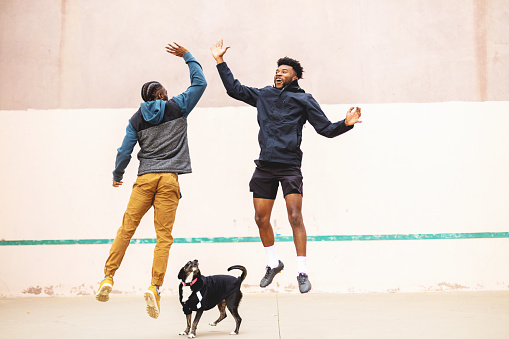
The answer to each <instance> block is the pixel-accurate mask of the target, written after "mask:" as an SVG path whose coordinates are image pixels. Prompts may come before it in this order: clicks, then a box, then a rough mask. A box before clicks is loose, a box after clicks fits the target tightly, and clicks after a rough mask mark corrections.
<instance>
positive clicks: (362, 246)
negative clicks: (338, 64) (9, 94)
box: [0, 102, 509, 296]
mask: <svg viewBox="0 0 509 339" xmlns="http://www.w3.org/2000/svg"><path fill="white" fill-rule="evenodd" d="M347 107H348V106H346V105H324V107H323V108H324V109H325V111H326V112H327V114H328V116H329V117H330V118H331V119H332V120H339V119H341V118H342V117H343V116H344V114H345V112H346V109H347ZM363 109H364V122H363V123H362V124H361V125H357V126H356V127H355V128H354V130H352V131H350V132H348V133H347V134H345V135H342V136H340V137H338V138H335V139H326V138H323V137H321V136H319V135H317V134H316V133H315V131H314V130H313V128H312V127H311V126H309V125H306V127H305V128H304V142H303V150H304V165H303V174H304V182H305V196H304V210H303V213H304V218H305V224H306V227H307V230H308V235H309V236H315V237H316V236H338V235H347V236H348V235H395V234H399V235H414V236H416V235H419V234H431V235H433V234H439V233H440V234H441V233H448V234H453V235H455V236H457V237H459V238H460V239H440V238H439V237H433V238H432V239H431V240H390V241H389V240H379V241H364V240H353V241H311V242H310V243H309V251H308V252H309V254H308V255H309V273H310V276H311V277H312V282H313V284H314V285H313V286H314V291H322V292H363V291H377V292H388V291H389V292H391V291H436V290H451V289H464V290H493V289H495V290H505V289H508V288H509V265H507V264H508V258H509V246H508V242H509V238H508V236H509V234H507V225H508V223H509V210H508V209H507V206H508V205H509V194H508V192H509V177H508V176H507V173H509V159H508V158H507V157H505V156H503V150H504V148H506V147H507V145H509V136H508V134H507V127H508V126H509V115H508V114H507V112H508V111H509V102H486V103H461V102H450V103H435V104H384V105H370V104H368V105H363ZM485 112H489V114H490V121H483V120H482V119H481V117H482V116H483V114H485ZM132 113H133V110H128V109H113V110H112V109H110V110H107V109H103V110H46V111H37V110H28V111H2V112H0V119H1V121H2V124H1V125H0V144H1V145H3V147H1V149H0V158H1V159H3V161H2V166H1V167H0V180H1V181H0V185H1V187H2V195H1V196H0V199H1V200H0V215H1V224H0V226H1V227H0V239H4V240H92V239H112V238H113V237H114V235H115V232H116V229H117V228H118V227H119V225H120V222H121V218H122V215H123V212H124V209H125V206H126V204H127V201H128V198H129V195H130V191H131V189H130V186H131V185H132V183H133V182H134V180H135V178H136V169H137V160H136V159H133V161H132V163H131V164H130V166H129V167H128V170H127V172H126V176H125V179H124V182H125V184H124V186H123V187H121V188H118V189H115V188H113V187H111V170H112V167H113V163H114V158H115V150H116V148H117V147H118V146H119V145H120V143H121V140H122V137H123V134H124V125H125V124H126V122H127V119H128V118H129V117H130V116H131V114H132ZM256 133H257V123H256V113H255V110H254V109H253V108H250V107H242V108H239V107H236V108H235V107H229V108H197V109H196V111H194V112H193V113H192V114H191V116H190V118H189V138H190V148H191V156H192V159H193V169H194V172H193V173H192V174H189V175H183V176H180V182H181V186H182V194H183V198H182V200H181V205H180V206H179V210H178V214H177V220H176V224H175V228H174V236H175V237H176V238H180V239H189V238H193V239H202V240H203V239H205V240H204V241H208V240H210V241H211V243H202V244H191V243H178V244H174V245H173V247H172V250H171V260H170V264H169V267H168V277H167V279H166V282H165V285H164V288H165V289H166V290H167V291H169V292H172V293H173V292H175V291H176V289H177V286H178V281H177V279H176V274H177V272H178V269H179V268H180V266H181V265H183V264H184V263H185V262H186V261H187V260H189V259H195V258H197V259H199V260H200V261H201V262H202V269H203V271H204V273H205V274H218V273H225V272H226V268H227V267H228V266H230V265H232V264H238V263H240V264H243V265H245V266H246V267H247V268H248V270H249V275H248V277H247V280H246V287H245V288H246V291H248V292H260V289H259V288H258V287H256V286H257V284H258V283H259V279H260V278H261V276H262V275H263V273H264V272H263V269H264V267H265V265H266V261H265V260H266V259H265V254H264V251H263V247H262V246H261V244H260V243H258V242H255V243H251V242H247V243H243V242H235V241H232V242H226V243H221V242H217V241H216V242H213V239H214V238H215V237H239V238H246V237H256V236H258V232H257V228H256V225H255V223H254V220H253V217H252V216H253V208H252V200H251V194H250V193H249V192H248V187H247V183H248V181H249V179H250V176H251V174H252V171H253V170H254V164H253V162H252V161H253V159H255V158H256V157H257V155H258V145H257V143H256ZM152 220H153V218H152V215H151V212H149V213H148V214H147V215H146V217H145V218H144V219H143V221H142V224H141V225H140V227H139V229H138V231H137V233H136V234H135V238H136V239H141V238H154V237H155V234H154V230H153V226H152ZM272 222H273V224H274V226H275V228H276V232H277V233H278V234H279V235H280V236H281V237H285V236H289V235H291V228H290V226H289V224H288V221H287V217H286V210H285V207H284V201H283V199H282V197H278V199H277V200H276V203H275V208H274V213H273V215H272ZM480 232H483V233H489V234H496V233H500V232H505V234H506V235H505V237H501V238H497V239H491V238H487V239H461V237H462V236H463V235H465V234H470V233H480ZM408 238H411V237H407V239H408ZM417 238H419V237H417ZM90 242H93V241H90ZM43 243H44V242H43ZM277 246H278V249H279V252H280V255H281V258H282V260H283V261H284V262H285V264H286V270H285V271H284V274H282V275H280V276H278V279H277V283H276V284H274V286H271V287H272V290H277V291H282V292H285V291H288V292H290V291H293V292H295V291H296V279H295V276H296V262H295V261H296V260H295V250H294V247H293V244H292V243H291V242H278V243H277ZM109 247H110V246H109V244H78V245H23V244H18V245H12V246H5V245H4V246H0V277H1V278H0V279H1V281H2V283H1V284H0V295H1V296H19V295H33V294H37V293H40V294H41V295H69V294H71V295H72V294H90V293H93V292H94V289H95V288H96V287H97V283H98V281H99V280H100V278H101V276H102V269H103V265H104V261H105V260H106V257H107V253H108V250H109ZM152 251H153V244H132V245H131V246H130V247H129V248H128V251H127V255H126V257H125V259H124V263H123V265H122V267H121V268H120V270H119V271H118V273H117V275H116V280H115V288H116V289H117V290H118V291H119V292H124V293H136V292H138V291H139V290H142V289H144V288H146V287H147V286H145V285H147V284H148V282H149V280H150V269H151V263H152Z"/></svg>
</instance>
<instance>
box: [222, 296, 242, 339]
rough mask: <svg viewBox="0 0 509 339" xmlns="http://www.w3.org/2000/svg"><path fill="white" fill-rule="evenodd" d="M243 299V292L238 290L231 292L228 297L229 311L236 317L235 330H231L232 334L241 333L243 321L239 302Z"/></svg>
mask: <svg viewBox="0 0 509 339" xmlns="http://www.w3.org/2000/svg"><path fill="white" fill-rule="evenodd" d="M241 300H242V292H241V291H238V292H236V293H233V294H231V295H230V296H228V298H226V306H227V307H228V311H230V313H231V314H232V316H233V318H234V319H235V324H236V326H235V330H233V331H232V332H230V334H239V328H240V323H241V322H242V318H241V317H240V315H239V304H240V301H241Z"/></svg>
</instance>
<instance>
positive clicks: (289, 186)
mask: <svg viewBox="0 0 509 339" xmlns="http://www.w3.org/2000/svg"><path fill="white" fill-rule="evenodd" d="M255 163H256V169H255V171H254V173H253V177H252V178H251V181H250V182H249V190H250V191H251V192H253V198H261V199H271V200H274V199H276V195H277V190H278V187H279V183H281V187H282V188H283V195H284V196H285V197H286V196H287V195H288V194H294V193H297V194H303V183H302V172H301V170H300V168H299V167H296V166H293V165H288V164H279V163H272V162H264V161H259V160H257V161H255Z"/></svg>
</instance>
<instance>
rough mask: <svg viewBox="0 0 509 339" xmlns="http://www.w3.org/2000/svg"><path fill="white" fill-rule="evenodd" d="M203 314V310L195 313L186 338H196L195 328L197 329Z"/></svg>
mask: <svg viewBox="0 0 509 339" xmlns="http://www.w3.org/2000/svg"><path fill="white" fill-rule="evenodd" d="M202 314H203V310H198V311H196V314H195V316H194V320H193V326H192V327H191V333H189V335H188V336H187V337H188V338H194V337H196V328H197V327H198V323H199V322H200V318H201V315H202Z"/></svg>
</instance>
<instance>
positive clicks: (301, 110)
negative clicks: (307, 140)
mask: <svg viewBox="0 0 509 339" xmlns="http://www.w3.org/2000/svg"><path fill="white" fill-rule="evenodd" d="M217 70H218V71H219V75H220V76H221V80H222V81H223V85H224V87H225V89H226V92H227V93H228V95H229V96H231V97H232V98H234V99H237V100H240V101H243V102H245V103H247V104H249V105H251V106H254V107H256V108H257V111H258V125H259V126H260V131H259V133H258V143H259V144H260V156H259V159H258V160H261V161H268V162H276V163H283V164H290V165H294V166H297V167H300V166H301V163H302V151H301V149H300V144H301V142H302V127H303V126H304V124H305V123H306V121H309V123H310V124H311V125H312V126H313V127H314V129H315V130H316V132H317V133H318V134H320V135H323V136H325V137H328V138H333V137H336V136H338V135H340V134H343V133H345V132H347V131H349V130H351V129H352V128H353V126H346V125H345V121H344V120H341V121H338V122H335V123H332V122H330V120H329V119H328V118H327V117H326V116H325V113H324V112H323V111H322V109H321V108H320V105H319V104H318V102H316V100H315V99H314V98H313V96H312V95H311V94H308V93H306V92H304V90H303V89H302V88H300V87H299V84H298V82H297V80H296V81H293V82H292V83H290V84H289V85H287V86H286V87H284V88H283V89H278V88H276V87H274V86H267V87H264V88H253V87H248V86H244V85H242V84H241V83H240V82H239V81H238V80H237V79H235V78H234V77H233V74H232V72H231V71H230V69H229V68H228V66H227V65H226V62H223V63H220V64H218V65H217Z"/></svg>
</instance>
